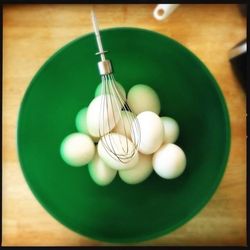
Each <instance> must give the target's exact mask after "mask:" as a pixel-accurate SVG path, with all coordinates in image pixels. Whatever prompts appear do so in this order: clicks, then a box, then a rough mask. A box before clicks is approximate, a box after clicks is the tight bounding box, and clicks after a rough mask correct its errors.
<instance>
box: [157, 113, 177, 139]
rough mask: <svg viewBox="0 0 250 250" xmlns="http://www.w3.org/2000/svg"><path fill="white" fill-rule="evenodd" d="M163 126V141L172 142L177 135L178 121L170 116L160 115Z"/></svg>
mask: <svg viewBox="0 0 250 250" xmlns="http://www.w3.org/2000/svg"><path fill="white" fill-rule="evenodd" d="M161 120H162V123H163V126H164V142H165V143H174V142H176V140H177V138H178V136H179V126H178V123H177V122H176V121H175V120H174V119H173V118H171V117H167V116H163V117H161Z"/></svg>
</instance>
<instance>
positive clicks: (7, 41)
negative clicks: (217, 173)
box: [2, 4, 246, 246]
mask: <svg viewBox="0 0 250 250" xmlns="http://www.w3.org/2000/svg"><path fill="white" fill-rule="evenodd" d="M92 7H94V9H95V10H96V14H97V15H98V18H99V22H100V23H101V28H108V27H114V26H117V27H119V26H133V27H140V28H145V29H150V30H153V31H156V32H159V33H162V34H165V35H167V36H169V37H171V38H173V39H175V40H177V41H179V42H180V43H182V44H183V45H184V46H186V47H187V48H188V49H190V50H191V51H192V52H194V53H195V54H196V55H197V56H198V57H199V58H200V59H201V60H202V61H203V62H204V63H205V64H206V65H207V67H208V68H209V70H210V71H211V72H212V74H213V75H214V76H215V78H216V80H217V81H218V83H219V85H220V88H221V90H222V91H223V94H224V96H225V99H226V102H227V105H228V108H229V112H230V120H231V129H232V131H231V132H232V142H231V152H230V157H229V161H228V165H227V169H226V172H225V175H224V177H223V180H222V182H221V184H220V186H219V188H218V189H217V191H216V193H215V194H214V196H213V198H212V199H211V200H210V202H209V203H208V204H207V206H206V207H205V208H204V209H202V211H201V212H200V213H199V214H198V215H196V216H195V217H194V218H193V219H192V220H191V221H189V222H188V223H186V224H185V225H184V226H182V227H180V228H179V229H177V230H175V231H174V232H172V233H170V234H168V235H166V236H163V237H160V238H157V239H154V240H150V241H145V242H141V243H139V244H138V245H184V246H185V245H186V246H187V245H227V246H229V245H246V95H245V92H244V91H243V90H242V88H241V86H240V84H239V82H238V81H237V79H236V77H235V75H234V74H233V71H232V69H231V66H230V63H229V61H228V51H229V50H230V49H231V48H232V47H233V46H234V45H235V44H236V43H238V42H239V41H240V40H241V39H244V38H245V37H246V20H245V18H244V17H243V16H241V12H240V9H239V6H238V5H233V4H223V5H218V4H203V5H200V4H195V5H190V4H185V5H184V4H183V5H181V6H180V7H178V8H177V9H176V11H175V12H174V13H173V14H172V15H171V16H170V17H169V18H168V19H165V20H164V21H157V20H155V19H154V18H153V17H152V11H153V9H154V7H155V5H151V4H150V5H147V4H145V5H134V4H133V5H127V4H117V5H110V4H109V5H77V4H73V5H52V4H51V5H39V4H34V5H5V6H4V10H3V149H2V153H3V200H2V205H3V214H2V221H3V228H2V230H3V232H2V234H3V235H2V245H4V246H29V245H35V246H42V245H47V246H61V245H72V246H80V245H82V246H87V245H88V246H101V245H110V244H108V243H105V242H100V241H95V240H92V239H89V238H87V237H83V236H81V235H79V234H77V233H75V232H73V231H71V230H69V229H68V228H66V227H65V226H63V225H62V224H60V223H59V222H58V221H56V220H55V219H54V218H53V217H51V216H50V215H49V214H48V213H47V212H46V210H45V209H44V208H43V207H42V206H41V205H40V203H39V202H38V201H37V200H36V199H35V197H34V196H33V194H32V193H31V190H30V189H29V187H28V186H27V184H26V182H25V180H24V177H23V174H22V172H21V168H20V164H19V161H18V156H17V148H16V129H17V115H18V110H19V106H20V102H21V100H22V97H23V95H24V93H25V91H26V89H27V87H28V85H29V83H30V81H31V79H32V77H33V76H34V74H35V73H36V72H37V70H38V69H39V68H40V67H41V65H42V64H43V63H44V62H45V61H46V60H47V59H48V57H50V56H51V55H52V54H53V53H54V52H55V51H56V50H58V49H59V48H61V47H62V46H63V45H65V44H66V43H68V42H69V41H71V40H72V39H75V38H77V37H79V36H81V35H83V34H86V33H89V32H92V26H91V23H90V19H89V11H90V9H91V8H92Z"/></svg>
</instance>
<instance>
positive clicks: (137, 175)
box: [119, 154, 153, 184]
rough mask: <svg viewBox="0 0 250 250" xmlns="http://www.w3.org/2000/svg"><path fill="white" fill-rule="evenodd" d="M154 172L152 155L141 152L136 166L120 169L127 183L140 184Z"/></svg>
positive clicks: (120, 173) (120, 174)
mask: <svg viewBox="0 0 250 250" xmlns="http://www.w3.org/2000/svg"><path fill="white" fill-rule="evenodd" d="M152 172H153V166H152V156H151V155H143V154H139V161H138V163H137V164H136V166H135V167H133V168H131V169H126V170H120V171H119V176H120V178H121V179H122V180H123V181H124V182H125V183H127V184H138V183H141V182H143V181H144V180H146V179H147V178H148V177H149V176H150V174H151V173H152Z"/></svg>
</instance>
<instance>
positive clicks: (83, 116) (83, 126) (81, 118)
mask: <svg viewBox="0 0 250 250" xmlns="http://www.w3.org/2000/svg"><path fill="white" fill-rule="evenodd" d="M87 111H88V108H87V107H85V108H83V109H81V110H80V111H79V112H78V113H77V115H76V119H75V125H76V129H77V131H78V132H81V133H84V134H87V135H89V136H90V137H91V139H92V140H93V141H94V142H98V140H99V137H95V136H92V135H90V134H89V131H88V128H87Z"/></svg>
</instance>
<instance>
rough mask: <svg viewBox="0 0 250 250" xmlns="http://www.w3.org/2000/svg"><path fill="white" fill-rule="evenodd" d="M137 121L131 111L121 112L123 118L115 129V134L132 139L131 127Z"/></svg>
mask: <svg viewBox="0 0 250 250" xmlns="http://www.w3.org/2000/svg"><path fill="white" fill-rule="evenodd" d="M134 119H135V115H134V114H133V113H131V112H129V111H125V110H124V111H121V118H120V120H119V122H118V123H117V124H116V126H115V128H114V129H113V132H114V133H117V134H121V135H124V136H126V137H128V138H129V139H131V127H132V123H133V121H134Z"/></svg>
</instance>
